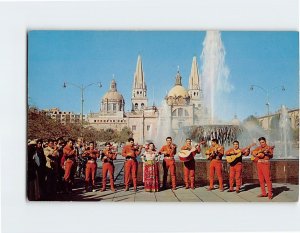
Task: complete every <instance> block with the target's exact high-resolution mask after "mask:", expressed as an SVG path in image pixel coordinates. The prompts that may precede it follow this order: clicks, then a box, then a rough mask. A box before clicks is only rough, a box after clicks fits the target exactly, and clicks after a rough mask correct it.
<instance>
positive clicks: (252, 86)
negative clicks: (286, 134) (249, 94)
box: [250, 84, 285, 130]
mask: <svg viewBox="0 0 300 233" xmlns="http://www.w3.org/2000/svg"><path fill="white" fill-rule="evenodd" d="M254 88H259V89H260V90H262V91H263V92H264V93H265V94H266V95H267V101H266V106H267V114H268V115H267V117H268V118H267V119H268V124H267V127H268V130H269V128H270V124H269V121H270V120H269V115H270V101H269V98H270V94H271V93H272V91H274V90H275V89H278V88H280V89H281V91H285V87H284V86H283V85H282V86H276V87H273V88H271V89H265V88H263V87H261V86H258V85H254V84H252V85H251V86H250V91H254Z"/></svg>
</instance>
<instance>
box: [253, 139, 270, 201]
mask: <svg viewBox="0 0 300 233" xmlns="http://www.w3.org/2000/svg"><path fill="white" fill-rule="evenodd" d="M258 141H259V144H260V146H259V147H257V148H255V149H254V150H253V151H252V153H251V154H252V155H253V156H254V157H255V158H257V173H258V179H259V184H260V189H261V194H260V195H258V197H268V198H269V199H272V198H273V192H272V180H271V173H270V159H271V158H273V150H274V147H271V146H268V145H267V142H266V139H265V138H264V137H260V138H259V139H258ZM265 182H266V183H267V187H268V194H267V193H266V188H265Z"/></svg>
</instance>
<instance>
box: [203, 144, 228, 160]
mask: <svg viewBox="0 0 300 233" xmlns="http://www.w3.org/2000/svg"><path fill="white" fill-rule="evenodd" d="M219 153H222V156H223V153H224V148H223V147H222V146H220V145H217V146H216V147H215V148H209V149H208V150H206V152H205V155H206V158H207V159H208V160H213V159H215V158H216V157H217V155H218V154H219Z"/></svg>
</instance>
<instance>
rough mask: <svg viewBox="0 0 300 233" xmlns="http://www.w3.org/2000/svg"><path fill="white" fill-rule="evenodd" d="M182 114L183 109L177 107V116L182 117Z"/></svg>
mask: <svg viewBox="0 0 300 233" xmlns="http://www.w3.org/2000/svg"><path fill="white" fill-rule="evenodd" d="M182 115H183V109H182V108H179V109H178V116H179V117H182Z"/></svg>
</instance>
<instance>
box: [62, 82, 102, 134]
mask: <svg viewBox="0 0 300 233" xmlns="http://www.w3.org/2000/svg"><path fill="white" fill-rule="evenodd" d="M68 85H70V86H73V87H76V88H78V89H80V92H81V130H80V131H81V133H80V134H81V136H82V129H83V102H84V98H83V94H84V91H85V89H86V88H88V87H90V86H92V85H97V86H98V87H99V88H101V87H102V84H101V82H97V83H90V84H88V85H86V86H83V85H82V84H81V85H77V84H74V83H71V82H64V85H63V88H67V86H68Z"/></svg>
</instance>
